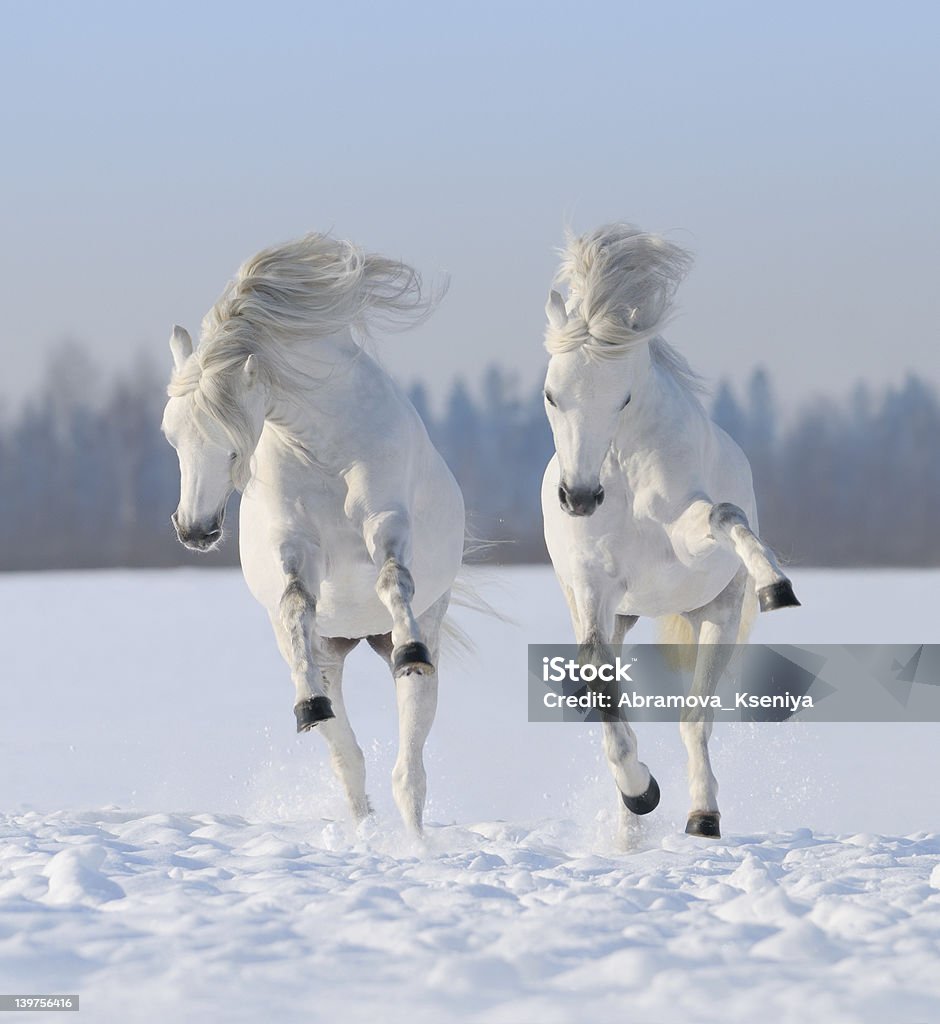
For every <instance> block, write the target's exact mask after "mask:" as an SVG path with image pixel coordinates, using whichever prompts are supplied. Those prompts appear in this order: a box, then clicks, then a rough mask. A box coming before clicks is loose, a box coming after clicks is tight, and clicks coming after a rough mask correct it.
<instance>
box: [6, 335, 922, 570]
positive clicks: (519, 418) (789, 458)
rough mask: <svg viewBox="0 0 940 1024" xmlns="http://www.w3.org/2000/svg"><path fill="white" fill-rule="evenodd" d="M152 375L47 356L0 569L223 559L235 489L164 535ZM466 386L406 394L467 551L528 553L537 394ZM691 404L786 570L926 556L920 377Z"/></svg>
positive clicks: (18, 450) (165, 493) (12, 439)
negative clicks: (743, 466)
mask: <svg viewBox="0 0 940 1024" xmlns="http://www.w3.org/2000/svg"><path fill="white" fill-rule="evenodd" d="M165 376H166V374H165V372H164V369H163V368H162V367H157V366H156V365H155V364H152V363H151V362H149V361H147V360H145V359H143V358H141V359H139V360H138V361H137V363H136V364H135V365H133V366H132V367H130V368H129V369H128V370H127V371H126V372H125V373H124V374H123V375H122V376H121V377H119V378H118V379H115V380H113V381H112V382H111V383H106V382H105V381H106V378H104V377H103V375H102V373H101V371H100V369H99V368H98V367H96V366H95V365H94V363H93V362H92V360H91V359H90V358H89V357H88V355H87V354H86V352H85V351H84V349H83V348H82V347H81V346H80V345H79V344H77V343H69V344H65V345H62V346H60V347H59V348H58V349H57V350H56V351H55V353H54V354H53V356H52V357H51V358H50V361H49V363H48V366H47V369H46V373H45V378H44V382H43V384H42V386H41V387H40V388H39V390H38V393H37V394H36V395H35V396H34V397H33V398H32V399H31V400H29V401H27V402H26V403H24V404H23V405H22V406H21V407H19V408H17V409H15V410H10V409H8V410H7V412H6V416H5V417H4V418H3V419H2V420H0V495H2V500H0V570H30V569H60V568H92V567H104V566H168V565H178V564H189V565H192V564H200V565H229V564H235V563H237V560H238V546H237V542H236V539H235V529H236V528H237V496H236V499H235V501H234V502H233V507H232V508H230V510H229V514H228V516H227V519H226V526H227V527H228V530H227V539H226V541H225V544H224V546H223V548H222V549H221V550H220V551H218V552H214V553H212V554H210V555H207V556H203V557H201V558H198V557H196V556H194V555H192V554H191V553H189V552H187V551H185V550H184V549H183V548H182V547H181V546H180V545H179V544H178V543H177V541H176V539H175V536H174V534H173V530H172V527H171V526H170V522H169V517H170V514H171V512H172V511H173V509H174V508H175V506H176V501H177V497H178V470H177V464H176V457H175V455H174V453H173V451H172V450H171V449H170V448H169V446H168V445H167V444H166V442H165V441H164V439H163V437H162V435H161V434H160V430H159V425H160V419H161V415H162V410H163V404H164V401H165V397H164V394H165V392H164V385H165ZM472 384H473V386H472V387H471V386H469V385H468V383H467V382H466V381H464V380H457V381H456V382H455V383H454V385H453V387H452V389H451V391H450V393H449V395H447V396H446V398H445V400H444V401H443V403H441V405H440V407H439V408H438V407H435V408H432V404H431V402H430V400H429V396H428V394H427V392H426V390H425V388H424V387H423V386H422V385H421V384H420V383H418V384H414V385H413V386H412V387H411V388H410V394H411V398H412V400H413V401H414V403H415V406H416V407H417V409H418V411H419V412H420V413H421V415H422V417H423V418H424V421H425V423H426V424H427V426H428V430H429V432H430V434H431V437H432V439H433V440H434V442H435V444H436V445H437V446H438V448H439V449H440V451H441V452H442V453H443V455H444V457H445V458H446V459H447V461H448V463H449V464H450V466H451V468H452V470H453V471H454V473H455V475H456V476H457V479H458V480H459V481H460V484H461V486H462V487H463V491H464V495H465V497H466V501H467V508H468V511H469V527H470V532H471V533H472V534H473V535H474V536H475V537H476V538H479V539H482V540H487V541H493V542H496V543H494V544H493V545H492V546H491V547H490V548H489V549H488V550H487V551H486V553H485V556H484V557H485V558H486V559H487V560H489V561H492V562H496V563H503V564H505V563H510V562H537V561H544V560H546V559H547V554H546V551H545V547H544V544H543V541H542V536H541V512H540V508H539V487H540V481H541V475H542V471H543V469H544V467H545V464H546V462H547V460H548V458H549V457H550V455H551V453H552V441H551V435H550V433H549V429H548V425H547V422H546V419H545V414H544V411H543V406H542V398H541V390H540V387H539V386H536V385H534V384H533V385H532V386H521V385H520V383H519V382H518V380H516V379H515V378H514V377H512V376H511V375H509V374H507V373H506V372H505V371H503V370H501V369H500V368H499V367H498V366H491V367H489V368H488V369H487V370H486V371H485V372H484V374H483V376H482V379H481V380H480V381H476V382H472ZM708 401H709V402H710V407H711V411H712V414H713V416H714V418H715V419H716V420H717V421H718V423H720V424H721V425H722V426H723V427H724V428H725V429H726V430H727V431H728V432H729V433H730V434H731V435H732V436H733V437H734V438H736V440H737V441H738V442H739V443H740V444H741V446H742V447H743V448H744V450H745V451H746V452H747V454H748V456H749V457H750V460H751V465H752V467H753V471H754V480H755V486H756V489H757V497H758V507H759V509H760V514H761V533H762V535H763V536H764V538H765V539H766V540H767V541H768V542H769V543H770V544H772V545H773V546H774V547H775V548H776V550H777V551H779V552H780V554H781V555H782V556H783V557H784V558H785V559H786V560H788V561H789V562H790V563H791V564H797V565H820V566H822V565H827V566H888V565H892V566H926V565H940V531H938V530H937V529H936V524H937V522H938V521H940V456H938V447H937V446H938V440H940V401H938V395H937V392H936V390H935V389H934V388H932V387H931V386H929V385H928V384H927V383H926V382H925V381H924V380H922V379H921V378H919V377H917V376H916V375H913V374H912V375H910V376H908V377H907V379H906V380H905V382H904V383H903V384H902V385H900V386H891V387H886V388H883V389H880V390H873V389H871V388H870V387H867V386H864V385H858V386H857V387H856V388H855V390H854V391H853V392H852V393H851V395H850V396H849V397H847V398H842V399H836V398H826V397H819V398H815V399H811V400H809V401H808V402H807V403H806V404H805V405H804V406H803V407H801V408H800V409H798V411H797V412H796V413H794V414H791V415H789V416H787V417H786V418H784V417H781V416H780V415H779V414H778V412H777V403H776V401H775V396H774V389H773V384H772V381H771V380H770V379H769V377H768V376H767V374H766V373H765V372H763V371H762V370H759V369H758V370H756V371H755V372H754V373H753V375H752V377H751V379H750V382H749V385H748V386H747V388H746V389H744V391H743V393H737V392H736V391H735V390H734V389H733V388H732V387H731V386H730V385H729V384H728V383H727V382H725V381H722V382H719V383H718V385H717V386H716V387H715V389H714V391H713V396H712V398H710V399H709V400H708Z"/></svg>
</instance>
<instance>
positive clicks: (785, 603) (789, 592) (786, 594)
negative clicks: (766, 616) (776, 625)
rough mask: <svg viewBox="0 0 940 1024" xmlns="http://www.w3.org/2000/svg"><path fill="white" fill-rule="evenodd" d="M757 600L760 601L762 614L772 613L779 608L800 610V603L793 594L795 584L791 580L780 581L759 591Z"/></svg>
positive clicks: (769, 584)
mask: <svg viewBox="0 0 940 1024" xmlns="http://www.w3.org/2000/svg"><path fill="white" fill-rule="evenodd" d="M757 600H758V601H760V610H761V611H762V612H772V611H774V610H775V609H777V608H799V607H800V602H799V601H797V599H796V594H794V593H793V584H792V583H790V581H789V580H779V581H778V582H777V583H768V584H767V586H766V587H761V588H760V590H758V591H757Z"/></svg>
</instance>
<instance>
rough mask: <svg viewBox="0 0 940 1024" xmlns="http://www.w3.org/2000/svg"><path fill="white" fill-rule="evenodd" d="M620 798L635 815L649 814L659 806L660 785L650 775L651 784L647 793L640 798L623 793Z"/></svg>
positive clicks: (647, 788)
mask: <svg viewBox="0 0 940 1024" xmlns="http://www.w3.org/2000/svg"><path fill="white" fill-rule="evenodd" d="M620 798H621V800H623V802H624V804H625V806H626V808H627V810H628V811H633V813H634V814H649V812H650V811H655V810H656V808H657V807H658V806H659V783H658V782H657V781H656V780H655V779H654V778H653V776H652V775H650V784H649V785H648V786H647V787H646V792H645V793H641V794H640V795H639V796H627V795H626V794H625V793H621V794H620Z"/></svg>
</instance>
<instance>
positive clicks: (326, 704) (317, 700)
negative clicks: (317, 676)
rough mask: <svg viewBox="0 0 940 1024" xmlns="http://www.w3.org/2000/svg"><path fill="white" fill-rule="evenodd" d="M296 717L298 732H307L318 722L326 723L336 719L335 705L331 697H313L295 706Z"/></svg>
mask: <svg viewBox="0 0 940 1024" xmlns="http://www.w3.org/2000/svg"><path fill="white" fill-rule="evenodd" d="M294 715H295V716H296V717H297V731H298V732H307V731H308V730H309V729H312V728H313V727H314V726H315V725H316V724H317V723H318V722H325V721H326V719H328V718H335V717H336V715H334V714H333V705H332V704H331V703H330V698H329V697H311V698H310V699H309V700H302V701H301V702H300V703H299V704H295V705H294Z"/></svg>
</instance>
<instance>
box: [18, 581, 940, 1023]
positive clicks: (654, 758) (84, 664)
mask: <svg viewBox="0 0 940 1024" xmlns="http://www.w3.org/2000/svg"><path fill="white" fill-rule="evenodd" d="M793 576H794V581H795V583H796V585H797V592H798V593H799V595H800V597H801V599H802V600H803V602H804V607H803V608H802V609H797V610H792V611H787V612H779V613H776V614H774V615H767V616H763V617H762V618H761V620H760V622H759V625H758V629H757V630H756V631H755V634H754V636H753V639H755V640H765V641H778V642H789V641H792V642H806V643H824V642H871V641H878V642H899V643H900V642H925V641H933V642H936V641H937V634H938V627H937V625H936V620H935V612H934V609H935V608H936V598H937V595H938V592H940V573H914V572H911V573H904V572H891V573H878V572H853V573H836V572H817V571H808V570H804V571H800V570H795V571H794V573H793ZM484 589H485V592H486V594H487V596H488V597H489V598H490V600H491V601H492V602H493V603H494V604H495V605H497V606H498V607H499V608H500V609H501V610H503V611H505V612H507V613H508V614H509V615H511V616H513V617H514V619H515V623H514V624H510V623H503V622H499V621H495V620H492V619H485V618H480V617H479V616H476V615H473V614H471V613H459V614H458V618H459V619H460V621H461V622H462V623H463V625H464V626H465V627H466V629H467V630H468V631H469V632H470V633H471V634H472V636H473V638H474V640H475V641H476V643H477V651H476V653H475V654H474V655H471V656H469V657H466V658H464V659H463V660H460V659H459V658H457V657H456V656H451V657H447V656H446V655H445V659H444V661H443V664H442V671H443V679H442V688H441V704H440V712H439V715H438V720H437V723H436V725H435V729H434V732H433V733H432V738H431V741H430V743H429V748H428V766H429V774H430V801H429V814H428V817H429V820H430V822H431V827H430V828H429V830H428V838H427V843H426V845H425V846H424V847H420V848H419V847H417V846H416V845H414V844H413V843H412V842H411V841H409V840H408V839H407V838H406V837H404V836H403V835H402V834H401V833H400V831H399V828H398V824H397V816H396V814H395V811H394V808H393V804H392V801H391V796H390V793H389V773H390V768H391V764H392V761H393V759H394V737H395V719H394V698H393V691H392V683H391V680H390V679H389V678H387V676H386V674H385V669H384V666H382V665H381V664H380V663H379V661H378V660H377V659H376V658H375V656H374V655H372V654H371V652H369V651H368V650H363V651H356V652H355V653H354V655H353V656H352V657H351V659H350V663H349V667H348V671H347V684H346V690H347V694H348V703H349V706H350V713H351V715H352V717H353V723H354V725H355V726H356V727H357V731H358V734H359V737H360V740H361V742H362V744H363V746H364V748H365V749H366V753H367V758H368V761H369V768H370V778H371V784H370V792H371V794H372V798H373V803H374V804H375V806H376V809H377V815H376V819H375V821H373V822H370V823H369V825H368V827H366V828H364V829H362V830H361V831H360V832H359V833H358V834H357V833H355V832H353V831H351V830H350V829H349V827H348V826H347V825H346V823H345V812H344V807H343V803H342V800H341V798H340V795H339V793H338V791H337V788H336V787H335V785H334V784H333V781H332V778H331V776H330V773H329V770H328V767H327V764H326V758H325V753H324V747H323V745H322V743H321V742H320V741H319V738H318V737H316V736H309V735H307V736H301V737H298V736H296V735H295V734H294V732H293V728H294V724H293V715H292V712H291V703H292V696H293V689H292V687H291V685H290V682H289V679H288V676H287V672H286V669H285V667H284V666H283V664H282V662H281V660H280V657H279V655H278V654H277V651H276V648H275V644H274V640H273V636H272V635H271V633H270V628H269V626H268V624H267V621H266V618H265V615H264V613H263V611H262V610H261V609H260V608H258V607H257V606H256V605H255V604H254V603H253V601H252V600H251V598H250V596H249V595H248V593H247V591H246V590H245V588H244V586H243V584H242V582H241V579H240V576H239V575H238V574H237V573H235V572H208V571H201V572H197V571H174V572H153V573H142V572H138V573H87V574H75V575H34V576H5V577H0V607H2V608H3V643H4V656H3V665H4V671H3V686H2V690H0V758H2V760H0V800H2V803H0V807H2V808H3V809H4V813H2V814H0V993H2V992H7V993H13V992H26V991H32V992H43V991H45V992H77V993H80V995H81V999H82V1010H81V1014H82V1017H81V1018H80V1019H86V1020H92V1021H115V1022H116V1021H134V1020H145V1021H151V1020H152V1021H165V1020H174V1021H256V1020H266V1019H270V1020H276V1021H278V1022H287V1021H295V1020H296V1021H324V1022H332V1021H340V1020H341V1021H346V1022H358V1021H373V1020H375V1021H402V1022H415V1024H424V1022H428V1024H431V1022H434V1024H437V1022H447V1021H478V1022H492V1024H528V1022H536V1021H537V1022H539V1024H553V1022H582V1021H583V1022H592V1024H606V1022H611V1024H612V1022H615V1021H616V1022H618V1024H619V1022H621V1021H636V1022H638V1024H648V1022H670V1021H689V1022H696V1021H712V1020H714V1021H721V1022H723V1024H735V1022H738V1021H742V1022H743V1021H748V1022H750V1021H753V1020H755V1019H762V1020H766V1021H768V1022H770V1021H773V1022H777V1021H805V1020H807V1019H817V1020H825V1021H827V1022H832V1024H840V1022H855V1021H872V1022H875V1021H878V1022H879V1024H881V1022H888V1021H890V1022H892V1024H915V1022H918V1021H923V1022H928V1021H935V1020H938V1019H940V787H938V786H937V785H936V778H937V756H936V750H937V746H938V741H940V725H894V726H891V727H886V726H877V725H864V726H863V725H832V724H830V725H812V726H810V725H774V724H769V723H768V724H763V725H760V726H755V725H743V724H736V725H731V724H728V725H725V726H724V727H723V728H721V727H718V728H717V729H716V737H715V741H714V743H713V752H714V760H715V762H716V767H717V772H718V776H719V779H720V781H721V783H722V792H721V803H722V813H723V817H722V827H723V830H724V831H725V837H724V838H723V839H721V840H719V841H709V840H704V839H692V838H690V837H687V836H685V835H684V834H683V833H682V829H683V827H684V823H685V812H686V810H687V806H686V790H685V785H684V779H683V772H684V765H683V756H682V747H681V744H680V742H679V739H678V731H677V729H676V727H675V726H665V725H662V726H660V725H656V726H653V725H647V726H641V727H640V729H639V732H640V744H641V756H642V757H643V759H644V760H646V761H647V762H648V763H649V764H650V766H651V767H652V768H653V770H654V772H655V773H656V775H657V777H658V778H659V780H660V783H661V785H662V788H663V802H662V805H661V807H660V809H659V810H657V812H656V813H655V814H653V815H651V816H650V818H649V819H646V820H645V821H644V825H643V830H642V831H641V832H640V833H639V834H638V835H637V836H636V841H635V845H634V848H633V849H632V850H630V851H629V852H626V853H625V852H621V851H619V850H617V849H616V847H615V845H614V842H613V820H614V810H615V796H616V794H615V793H614V790H613V786H612V783H611V781H610V778H609V775H608V773H607V769H606V767H605V765H604V764H603V763H602V761H601V757H600V751H599V743H598V736H597V732H596V728H597V727H594V726H585V725H576V724H565V725H548V724H529V723H528V722H527V721H526V685H525V682H526V680H525V674H526V668H525V665H526V650H525V644H526V643H527V642H529V641H532V642H535V641H542V642H551V641H560V640H566V639H568V638H569V636H570V627H569V625H568V622H567V615H566V612H565V610H564V607H563V604H562V601H561V599H560V596H559V594H558V592H557V589H556V587H555V584H554V581H553V578H552V576H551V573H550V571H549V570H546V569H543V568H529V569H525V568H520V569H512V570H502V571H500V572H498V573H495V574H494V575H493V577H492V579H491V580H490V581H489V582H487V583H485V584H484ZM634 636H635V637H636V639H638V640H643V639H651V638H652V637H651V632H650V631H649V629H648V628H647V629H646V630H645V631H644V630H643V625H642V624H641V627H638V629H637V631H636V632H635V633H634ZM17 1016H18V1015H16V1014H10V1017H9V1020H11V1021H13V1020H15V1019H17ZM24 1017H25V1015H24ZM5 1019H7V1018H5ZM28 1019H34V1018H32V1017H30V1018H28Z"/></svg>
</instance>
